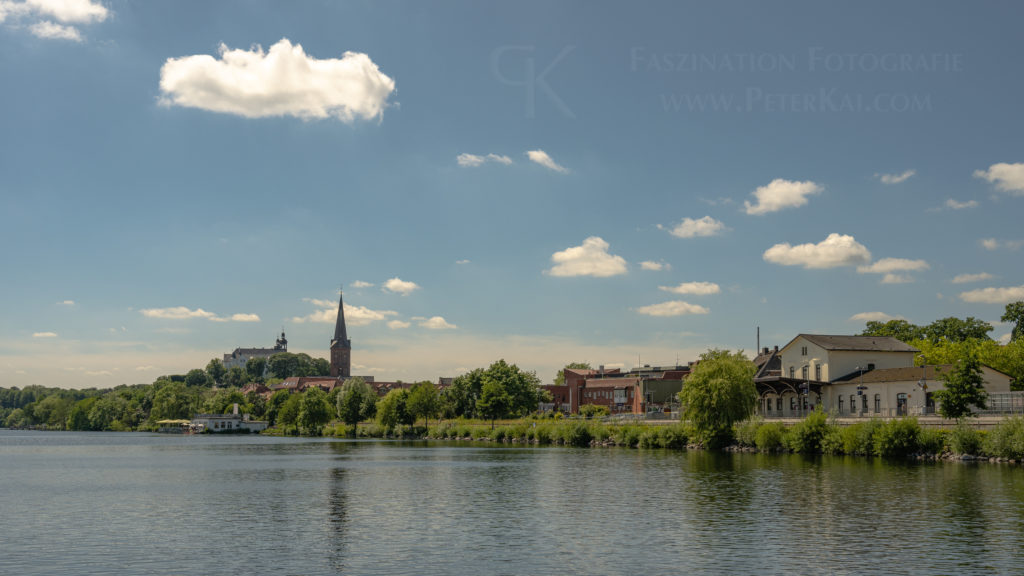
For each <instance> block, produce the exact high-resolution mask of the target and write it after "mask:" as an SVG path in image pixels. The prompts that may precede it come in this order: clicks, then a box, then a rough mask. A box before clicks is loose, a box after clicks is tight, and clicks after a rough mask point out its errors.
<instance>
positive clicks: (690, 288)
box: [658, 282, 722, 296]
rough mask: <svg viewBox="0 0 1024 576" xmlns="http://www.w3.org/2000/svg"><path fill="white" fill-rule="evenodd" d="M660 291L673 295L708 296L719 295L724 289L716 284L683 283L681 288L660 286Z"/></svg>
mask: <svg viewBox="0 0 1024 576" xmlns="http://www.w3.org/2000/svg"><path fill="white" fill-rule="evenodd" d="M658 290H662V291H664V292H671V293H673V294H696V295H700V296H706V295H708V294H718V293H719V292H721V291H722V289H721V288H720V287H719V286H718V284H715V283H714V282H683V283H682V284H680V285H679V286H658Z"/></svg>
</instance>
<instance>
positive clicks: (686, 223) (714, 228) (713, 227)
mask: <svg viewBox="0 0 1024 576" xmlns="http://www.w3.org/2000/svg"><path fill="white" fill-rule="evenodd" d="M659 228H660V226H659ZM725 229H726V228H725V224H722V223H721V222H720V221H718V220H715V219H714V218H712V217H711V216H705V217H703V218H698V219H697V220H694V219H693V218H683V220H682V222H680V223H679V224H676V226H675V228H672V230H670V231H669V233H670V234H672V235H673V236H675V237H676V238H697V237H702V236H716V235H718V234H721V233H722V232H723V231H725Z"/></svg>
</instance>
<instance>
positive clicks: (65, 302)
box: [57, 300, 75, 306]
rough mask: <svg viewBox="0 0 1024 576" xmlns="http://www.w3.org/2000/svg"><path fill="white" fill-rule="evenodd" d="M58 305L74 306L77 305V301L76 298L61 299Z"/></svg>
mask: <svg viewBox="0 0 1024 576" xmlns="http://www.w3.org/2000/svg"><path fill="white" fill-rule="evenodd" d="M57 305H58V306H74V305H75V301H74V300H61V301H60V302H57Z"/></svg>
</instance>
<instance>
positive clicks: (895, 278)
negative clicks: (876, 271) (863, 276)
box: [882, 272, 914, 284]
mask: <svg viewBox="0 0 1024 576" xmlns="http://www.w3.org/2000/svg"><path fill="white" fill-rule="evenodd" d="M913 281H914V277H913V276H911V275H910V274H896V273H893V272H889V273H887V274H886V275H885V276H882V284H910V283H911V282H913Z"/></svg>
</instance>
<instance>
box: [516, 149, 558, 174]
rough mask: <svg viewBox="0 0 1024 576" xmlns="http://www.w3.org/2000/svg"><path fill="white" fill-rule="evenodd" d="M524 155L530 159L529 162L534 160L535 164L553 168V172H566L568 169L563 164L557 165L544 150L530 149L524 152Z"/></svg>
mask: <svg viewBox="0 0 1024 576" xmlns="http://www.w3.org/2000/svg"><path fill="white" fill-rule="evenodd" d="M526 156H527V157H528V158H529V159H530V161H531V162H535V163H537V164H540V165H541V166H543V167H545V168H550V169H551V170H554V171H555V172H561V173H562V174H568V173H569V169H568V168H566V167H565V166H561V165H559V164H558V163H557V162H555V161H554V160H553V159H552V158H551V156H548V153H547V152H545V151H543V150H530V151H529V152H527V153H526Z"/></svg>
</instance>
